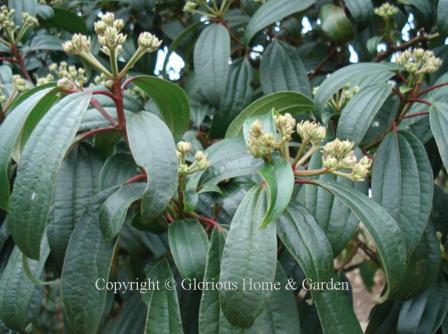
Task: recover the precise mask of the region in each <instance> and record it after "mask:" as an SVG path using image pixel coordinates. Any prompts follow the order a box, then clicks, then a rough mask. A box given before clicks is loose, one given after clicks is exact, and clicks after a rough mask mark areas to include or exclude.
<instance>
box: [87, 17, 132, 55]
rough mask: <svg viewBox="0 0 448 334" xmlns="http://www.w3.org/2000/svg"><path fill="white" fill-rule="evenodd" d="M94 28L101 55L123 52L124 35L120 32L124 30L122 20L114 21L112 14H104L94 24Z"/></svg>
mask: <svg viewBox="0 0 448 334" xmlns="http://www.w3.org/2000/svg"><path fill="white" fill-rule="evenodd" d="M94 28H95V32H96V34H97V35H98V42H99V43H100V44H101V45H102V47H101V51H102V52H103V53H105V54H106V55H108V56H110V55H111V54H114V53H115V54H119V53H120V52H122V51H123V44H124V42H126V35H124V34H122V33H121V32H120V31H121V30H123V28H124V21H123V20H121V19H117V20H116V19H115V15H114V14H113V13H106V14H104V15H103V16H102V17H101V20H100V21H97V22H95V24H94Z"/></svg>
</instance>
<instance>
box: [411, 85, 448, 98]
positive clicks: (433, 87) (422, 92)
mask: <svg viewBox="0 0 448 334" xmlns="http://www.w3.org/2000/svg"><path fill="white" fill-rule="evenodd" d="M444 86H448V82H444V83H441V84H437V85H434V86H431V87H428V88H426V89H424V90H422V91H421V92H419V93H418V94H417V97H420V96H422V95H425V94H426V93H429V92H431V91H433V90H434V89H437V88H440V87H444Z"/></svg>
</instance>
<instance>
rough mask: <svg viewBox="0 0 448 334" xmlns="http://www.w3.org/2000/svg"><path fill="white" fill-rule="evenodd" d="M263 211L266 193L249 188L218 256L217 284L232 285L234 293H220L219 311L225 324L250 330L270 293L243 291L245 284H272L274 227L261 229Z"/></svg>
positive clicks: (275, 246)
mask: <svg viewBox="0 0 448 334" xmlns="http://www.w3.org/2000/svg"><path fill="white" fill-rule="evenodd" d="M266 211H267V200H266V191H265V190H264V189H262V188H260V187H258V186H257V187H254V188H252V189H251V190H250V191H249V192H248V193H247V194H246V196H245V197H244V199H243V200H242V202H241V204H240V205H239V206H238V209H237V211H236V213H235V215H234V217H233V219H232V222H231V225H230V231H229V234H228V236H227V240H226V244H225V247H224V251H223V255H222V262H221V274H220V282H222V283H223V284H228V283H227V282H232V283H233V284H234V285H235V289H228V290H225V289H224V290H221V291H220V301H221V307H222V310H223V312H224V315H225V316H226V318H227V320H228V321H229V322H230V323H231V324H232V325H234V326H237V327H240V328H249V327H250V326H252V324H253V323H254V321H255V319H256V318H257V317H258V316H259V315H260V314H261V313H262V311H263V306H264V304H265V303H266V301H267V300H268V299H269V295H270V291H263V290H254V289H247V288H246V286H245V284H247V282H246V281H245V280H246V279H248V278H251V279H252V281H253V283H257V282H259V283H260V282H273V281H274V276H275V267H276V261H277V238H276V235H275V234H276V225H275V224H269V225H268V226H267V227H266V228H261V222H262V221H263V218H264V216H265V214H266Z"/></svg>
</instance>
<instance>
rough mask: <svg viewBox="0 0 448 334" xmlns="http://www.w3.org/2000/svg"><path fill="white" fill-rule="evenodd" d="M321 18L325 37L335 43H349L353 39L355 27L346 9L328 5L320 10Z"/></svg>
mask: <svg viewBox="0 0 448 334" xmlns="http://www.w3.org/2000/svg"><path fill="white" fill-rule="evenodd" d="M319 18H320V20H321V22H322V23H321V27H322V30H323V32H324V33H325V35H327V37H328V38H329V39H330V40H331V41H332V42H335V43H344V42H348V41H349V40H351V39H352V38H353V26H352V24H351V22H350V20H349V19H348V17H347V15H345V11H344V8H342V7H339V6H336V5H333V4H327V5H324V6H322V7H321V8H320V12H319Z"/></svg>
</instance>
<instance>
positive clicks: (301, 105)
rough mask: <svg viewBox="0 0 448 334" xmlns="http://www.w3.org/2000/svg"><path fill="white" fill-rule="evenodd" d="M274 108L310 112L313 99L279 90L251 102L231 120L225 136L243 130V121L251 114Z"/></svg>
mask: <svg viewBox="0 0 448 334" xmlns="http://www.w3.org/2000/svg"><path fill="white" fill-rule="evenodd" d="M272 108H275V111H277V112H279V113H282V114H283V113H290V114H292V115H297V114H300V113H305V112H311V111H313V109H314V104H313V101H312V100H311V99H310V98H308V97H306V96H305V95H302V94H300V93H293V92H279V93H274V94H271V95H266V96H263V97H262V98H260V99H258V100H256V101H254V102H252V103H251V104H250V105H249V106H247V107H246V108H245V109H244V110H243V111H241V113H240V114H239V115H238V116H237V117H236V118H235V119H234V120H233V121H232V123H231V124H230V126H229V128H228V129H227V132H226V137H227V138H228V137H235V136H238V135H239V134H240V133H241V131H242V130H243V124H244V121H245V120H246V119H247V118H249V117H253V116H257V115H262V114H265V113H267V112H269V111H271V110H272Z"/></svg>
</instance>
